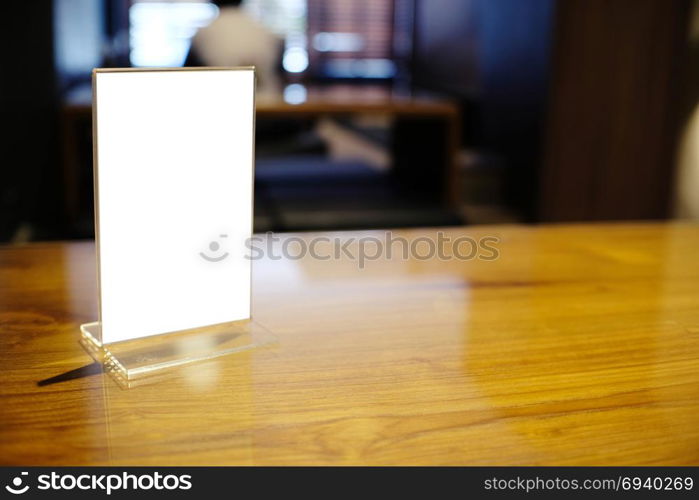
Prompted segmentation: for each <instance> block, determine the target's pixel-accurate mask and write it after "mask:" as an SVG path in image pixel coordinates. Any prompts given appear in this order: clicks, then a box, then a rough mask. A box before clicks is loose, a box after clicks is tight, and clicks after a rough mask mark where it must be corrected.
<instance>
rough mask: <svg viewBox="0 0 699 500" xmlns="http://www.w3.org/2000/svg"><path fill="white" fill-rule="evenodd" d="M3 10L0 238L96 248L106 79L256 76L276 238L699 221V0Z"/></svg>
mask: <svg viewBox="0 0 699 500" xmlns="http://www.w3.org/2000/svg"><path fill="white" fill-rule="evenodd" d="M0 9H2V16H1V18H2V30H0V36H1V37H2V56H3V57H2V61H3V64H2V69H0V98H1V99H2V104H1V106H0V110H1V111H2V116H3V124H4V126H3V127H2V133H1V134H0V135H1V136H2V139H0V144H1V147H2V152H1V153H2V154H1V155H0V161H1V162H2V163H1V166H0V242H5V243H7V242H13V243H24V242H28V241H41V240H55V239H62V240H63V239H74V238H90V237H92V236H93V235H94V232H93V206H92V203H93V201H92V200H93V190H92V184H93V181H92V144H91V88H90V86H91V83H90V78H91V71H92V69H93V68H95V67H164V66H165V67H179V66H214V65H215V66H234V65H251V64H254V65H255V66H257V68H258V77H259V78H258V79H259V81H258V91H257V119H256V127H257V130H256V137H257V140H256V155H257V161H256V192H255V205H256V206H255V214H256V215H255V231H258V232H259V231H268V230H273V231H307V230H334V229H361V228H379V227H387V228H388V227H390V228H397V227H409V226H447V225H457V224H466V225H468V224H484V223H485V224H490V223H508V222H529V223H533V222H551V221H595V220H629V219H667V218H699V108H697V103H698V102H699V59H698V56H699V0H697V1H693V0H673V1H667V0H429V1H427V0H247V1H243V2H237V1H229V2H209V1H204V0H201V1H199V0H185V1H172V0H171V1H164V0H163V1H155V0H53V1H50V0H35V1H31V2H26V1H24V2H3V4H2V7H0Z"/></svg>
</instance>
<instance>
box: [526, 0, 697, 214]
mask: <svg viewBox="0 0 699 500" xmlns="http://www.w3.org/2000/svg"><path fill="white" fill-rule="evenodd" d="M689 7H690V2H689V1H688V0H669V1H668V0H559V1H558V2H557V8H556V14H555V22H554V30H555V31H554V43H553V52H552V66H551V67H552V72H551V76H550V94H549V104H548V116H547V121H546V123H547V125H546V134H545V143H544V156H543V158H542V160H543V169H542V171H541V175H540V196H539V217H538V218H539V220H542V221H577V220H609V219H657V218H663V217H666V216H667V215H668V210H669V199H670V196H671V181H672V178H673V164H674V150H675V147H676V139H677V132H678V122H679V115H680V112H679V110H678V106H679V104H680V103H681V101H682V98H681V89H682V72H681V66H682V62H683V57H684V53H685V51H684V48H685V47H686V45H687V42H686V40H687V38H686V37H687V21H688V15H689Z"/></svg>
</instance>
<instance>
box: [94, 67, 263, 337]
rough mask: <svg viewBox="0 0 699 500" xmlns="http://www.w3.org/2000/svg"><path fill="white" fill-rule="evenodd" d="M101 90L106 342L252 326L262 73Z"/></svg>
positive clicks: (175, 76) (134, 78) (124, 82)
mask: <svg viewBox="0 0 699 500" xmlns="http://www.w3.org/2000/svg"><path fill="white" fill-rule="evenodd" d="M93 84H94V85H95V102H94V106H95V119H96V120H95V121H96V123H95V125H96V129H95V140H96V146H97V149H96V162H97V163H96V175H97V179H96V187H97V192H96V200H97V203H96V205H97V206H96V209H97V239H98V268H99V269H98V271H99V281H100V322H101V328H102V342H103V343H111V342H118V341H122V340H128V339H133V338H138V337H144V336H148V335H156V334H161V333H167V332H174V331H178V330H184V329H189V328H197V327H201V326H206V325H214V324H218V323H225V322H229V321H236V320H242V319H247V318H249V317H250V280H251V276H250V272H251V266H250V261H249V260H248V259H247V258H246V246H245V243H246V240H247V238H249V237H250V236H251V233H252V186H253V116H254V85H255V78H254V71H253V70H252V69H245V68H243V69H206V68H204V69H198V70H172V71H168V70H150V71H148V70H139V71H123V70H122V71H120V70H113V71H110V70H96V71H95V74H94V82H93Z"/></svg>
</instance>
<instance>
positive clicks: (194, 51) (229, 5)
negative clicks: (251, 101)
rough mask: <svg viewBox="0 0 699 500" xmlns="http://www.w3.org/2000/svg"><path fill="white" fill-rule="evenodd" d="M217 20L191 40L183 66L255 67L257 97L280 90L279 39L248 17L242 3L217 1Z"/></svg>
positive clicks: (241, 1)
mask: <svg viewBox="0 0 699 500" xmlns="http://www.w3.org/2000/svg"><path fill="white" fill-rule="evenodd" d="M213 3H214V4H215V5H216V6H217V7H218V8H219V15H218V17H217V18H216V19H215V20H214V21H213V22H212V23H211V24H209V25H208V26H206V27H204V28H201V29H200V30H199V31H198V32H197V34H196V35H195V36H194V38H193V39H192V47H191V49H190V51H189V55H188V56H187V60H186V62H185V65H186V66H255V69H256V71H255V72H256V77H257V92H258V95H265V94H269V95H277V94H279V92H280V89H281V83H280V77H279V73H278V69H279V67H280V61H281V52H282V40H281V38H279V37H278V36H277V35H275V34H274V33H273V32H272V31H270V30H269V29H268V28H266V27H265V26H263V25H262V24H260V23H259V22H257V21H256V20H255V19H253V18H252V17H250V15H249V14H247V13H246V12H245V11H244V10H243V9H242V8H241V4H242V3H243V0H217V1H214V2H213Z"/></svg>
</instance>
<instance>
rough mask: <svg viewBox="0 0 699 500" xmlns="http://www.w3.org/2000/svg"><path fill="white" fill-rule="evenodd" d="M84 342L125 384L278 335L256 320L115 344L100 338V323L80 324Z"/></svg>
mask: <svg viewBox="0 0 699 500" xmlns="http://www.w3.org/2000/svg"><path fill="white" fill-rule="evenodd" d="M80 332H81V338H80V344H81V345H82V347H83V348H84V349H85V351H87V353H88V354H89V355H90V356H91V357H92V359H94V360H95V361H97V362H98V363H101V364H102V366H103V367H104V370H105V372H107V373H109V375H111V376H112V378H113V379H114V380H115V381H116V382H117V383H118V384H119V385H120V386H121V387H122V388H129V387H133V386H135V385H138V384H139V383H142V382H143V381H145V380H146V379H148V380H150V381H153V380H157V379H158V378H160V377H157V376H162V375H164V374H165V373H166V372H165V370H167V369H169V368H176V367H179V366H183V365H188V364H191V363H195V362H199V361H205V360H209V359H214V358H218V357H220V356H225V355H227V354H234V353H238V352H242V351H246V350H248V349H253V348H256V347H262V346H265V345H271V344H273V343H274V342H275V341H276V337H275V336H274V335H273V334H272V333H271V332H270V331H269V330H268V329H267V328H266V327H264V326H263V325H261V324H260V323H258V322H256V321H253V320H243V321H235V322H231V323H223V324H219V325H212V326H207V327H202V328H194V329H191V330H183V331H179V332H172V333H165V334H161V335H153V336H150V337H141V338H138V339H133V340H127V341H123V342H114V343H112V344H103V343H102V341H101V340H100V338H101V334H100V324H99V322H93V323H85V324H83V325H80Z"/></svg>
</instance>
